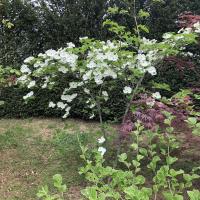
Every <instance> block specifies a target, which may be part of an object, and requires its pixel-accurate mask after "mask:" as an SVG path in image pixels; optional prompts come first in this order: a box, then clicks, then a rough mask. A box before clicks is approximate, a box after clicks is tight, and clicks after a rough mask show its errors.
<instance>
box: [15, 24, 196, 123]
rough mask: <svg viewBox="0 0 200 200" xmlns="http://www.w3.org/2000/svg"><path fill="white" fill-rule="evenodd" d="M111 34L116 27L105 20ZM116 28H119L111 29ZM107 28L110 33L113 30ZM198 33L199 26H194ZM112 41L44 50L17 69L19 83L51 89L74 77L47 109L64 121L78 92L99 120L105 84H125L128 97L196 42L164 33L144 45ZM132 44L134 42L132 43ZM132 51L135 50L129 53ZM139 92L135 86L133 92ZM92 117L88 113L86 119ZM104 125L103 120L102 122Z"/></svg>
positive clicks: (187, 34) (142, 41)
mask: <svg viewBox="0 0 200 200" xmlns="http://www.w3.org/2000/svg"><path fill="white" fill-rule="evenodd" d="M106 24H107V25H109V26H111V27H112V28H113V29H114V30H116V29H119V30H120V28H121V27H120V26H117V25H116V24H112V23H111V22H110V21H106ZM115 26H117V27H115ZM112 28H111V29H112ZM195 28H196V29H195V30H198V28H199V27H195ZM126 34H127V33H124V35H122V36H121V37H124V39H123V40H122V41H121V40H113V41H109V40H108V41H106V42H104V41H98V40H94V39H89V38H87V37H85V38H80V42H81V44H82V45H81V46H80V47H75V45H74V44H73V43H68V47H67V48H64V49H59V50H58V51H55V50H48V51H46V52H45V53H44V54H39V55H38V57H29V58H27V59H26V60H25V61H24V64H23V65H22V67H21V73H22V76H21V77H20V78H19V79H18V81H19V82H20V83H22V84H24V85H26V86H27V88H29V89H32V88H34V87H41V88H47V87H48V88H53V87H54V85H56V83H55V81H54V80H55V78H57V77H58V76H59V74H66V75H67V74H74V76H75V77H76V78H77V81H74V82H70V83H69V85H67V86H66V88H65V89H64V91H63V94H62V95H61V97H60V101H58V102H51V101H50V102H49V107H51V108H58V109H61V110H62V111H63V113H64V114H63V118H66V117H67V116H68V115H69V111H70V109H71V104H72V102H73V100H74V99H75V98H77V97H78V96H79V94H78V93H76V89H77V88H82V91H83V92H84V93H85V94H87V95H88V99H87V101H86V105H88V107H90V108H94V107H96V108H97V109H98V111H99V116H100V119H101V118H102V117H101V102H102V101H107V100H108V98H109V93H110V91H109V90H108V91H105V90H104V85H105V84H104V83H105V82H109V81H110V80H116V79H117V80H123V82H124V83H125V84H126V85H125V86H124V90H123V92H124V94H125V95H127V96H132V95H133V93H135V92H136V91H134V90H133V87H136V85H137V83H139V82H141V81H142V78H143V77H144V75H145V74H146V73H150V74H151V75H153V76H154V75H156V68H155V66H156V64H158V63H159V62H161V61H162V59H163V58H164V57H166V56H171V55H177V54H179V52H180V51H181V49H182V48H183V46H184V45H188V44H191V43H193V42H194V41H195V38H196V37H197V35H196V34H194V33H192V32H191V31H188V30H182V31H181V32H180V33H178V34H175V33H166V34H164V36H163V41H162V42H158V41H156V40H148V39H146V38H140V37H138V38H137V40H136V41H135V42H134V41H133V40H131V41H130V38H131V35H130V36H129V37H127V35H126ZM133 42H134V43H133ZM132 46H134V48H135V50H130V48H131V47H132ZM136 88H137V87H136ZM33 96H34V93H33V91H31V92H29V93H28V94H27V95H25V96H24V99H25V100H27V99H29V98H31V97H33ZM93 117H94V113H91V116H90V118H93ZM101 121H102V119H101Z"/></svg>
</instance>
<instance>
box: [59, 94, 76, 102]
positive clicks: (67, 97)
mask: <svg viewBox="0 0 200 200" xmlns="http://www.w3.org/2000/svg"><path fill="white" fill-rule="evenodd" d="M76 97H77V93H75V94H72V95H64V94H63V95H62V96H61V100H63V101H67V102H68V103H70V102H72V100H73V99H75V98H76Z"/></svg>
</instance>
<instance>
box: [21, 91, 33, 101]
mask: <svg viewBox="0 0 200 200" xmlns="http://www.w3.org/2000/svg"><path fill="white" fill-rule="evenodd" d="M33 94H34V93H33V91H31V92H29V93H28V94H26V95H25V96H23V99H24V100H26V99H28V98H30V97H31V96H33Z"/></svg>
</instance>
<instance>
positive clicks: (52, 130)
mask: <svg viewBox="0 0 200 200" xmlns="http://www.w3.org/2000/svg"><path fill="white" fill-rule="evenodd" d="M98 130H99V127H98V124H96V123H86V122H85V123H83V122H82V121H77V120H67V121H65V122H64V121H62V120H59V119H26V120H0V199H1V200H17V199H19V200H31V199H37V198H36V192H37V190H38V188H39V186H41V185H44V184H50V185H51V178H52V176H53V175H54V174H56V173H60V174H62V176H63V178H64V182H65V183H66V184H67V185H68V187H69V192H68V195H69V197H70V199H73V200H75V199H80V188H81V187H82V186H83V184H84V183H83V178H82V177H81V176H80V175H79V174H78V168H79V167H80V166H81V164H82V163H81V160H80V157H79V154H80V149H79V144H78V142H77V134H78V135H79V137H80V139H81V141H82V142H83V143H85V144H86V143H92V140H94V139H96V138H97V137H98V132H99V131H98Z"/></svg>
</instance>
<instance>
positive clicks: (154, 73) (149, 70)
mask: <svg viewBox="0 0 200 200" xmlns="http://www.w3.org/2000/svg"><path fill="white" fill-rule="evenodd" d="M147 71H148V72H149V73H150V74H151V75H152V76H155V75H156V74H157V71H156V68H155V67H148V68H147Z"/></svg>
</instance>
